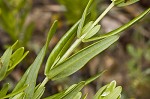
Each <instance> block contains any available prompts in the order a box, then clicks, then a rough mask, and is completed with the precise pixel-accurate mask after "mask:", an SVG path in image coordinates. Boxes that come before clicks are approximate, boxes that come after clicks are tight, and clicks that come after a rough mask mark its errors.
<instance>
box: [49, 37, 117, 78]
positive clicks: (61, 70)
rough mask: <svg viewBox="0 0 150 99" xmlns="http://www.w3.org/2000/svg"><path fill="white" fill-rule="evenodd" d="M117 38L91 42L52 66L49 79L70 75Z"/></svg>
mask: <svg viewBox="0 0 150 99" xmlns="http://www.w3.org/2000/svg"><path fill="white" fill-rule="evenodd" d="M118 38H119V37H118V36H111V37H108V38H106V39H103V40H101V41H97V42H96V43H93V44H91V45H90V46H88V47H86V48H84V49H82V50H81V51H79V52H78V53H76V54H74V55H73V56H71V57H70V58H68V59H67V60H65V61H64V62H63V63H61V64H59V65H58V66H56V67H55V68H53V69H52V70H51V71H50V73H49V74H48V75H47V77H48V78H49V79H52V80H56V79H60V78H64V77H66V76H69V75H71V74H72V73H74V72H76V71H77V70H79V69H80V68H82V67H83V66H84V65H85V64H86V63H87V62H88V61H89V60H90V59H92V58H93V57H94V56H96V55H97V54H99V53H100V52H102V51H103V50H105V49H106V48H108V47H109V46H110V45H111V44H113V43H114V42H115V41H116V40H118Z"/></svg>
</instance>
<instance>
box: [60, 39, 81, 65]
mask: <svg viewBox="0 0 150 99" xmlns="http://www.w3.org/2000/svg"><path fill="white" fill-rule="evenodd" d="M81 42H82V39H80V38H79V39H77V40H76V41H75V42H74V43H73V44H72V46H71V47H70V48H69V49H68V50H67V52H66V53H65V54H64V55H63V56H62V57H61V59H60V60H59V61H58V63H57V64H59V63H61V62H63V61H64V60H65V59H66V58H67V57H68V56H69V55H70V54H71V53H72V52H73V51H74V49H75V48H76V47H77V46H78V45H79V44H80V43H81Z"/></svg>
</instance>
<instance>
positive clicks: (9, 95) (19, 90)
mask: <svg viewBox="0 0 150 99" xmlns="http://www.w3.org/2000/svg"><path fill="white" fill-rule="evenodd" d="M27 87H28V85H25V86H23V87H22V88H20V89H18V90H17V91H15V92H12V93H10V94H8V95H6V96H4V97H2V99H3V98H9V97H12V96H15V95H17V94H19V93H21V92H23V91H24V90H25V89H26V88H27Z"/></svg>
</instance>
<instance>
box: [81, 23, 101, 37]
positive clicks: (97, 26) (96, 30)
mask: <svg viewBox="0 0 150 99" xmlns="http://www.w3.org/2000/svg"><path fill="white" fill-rule="evenodd" d="M100 27H101V26H100V25H96V26H95V27H94V28H92V29H91V30H90V31H89V32H88V33H87V35H86V36H85V37H84V39H89V38H91V37H92V36H94V35H95V34H96V33H97V32H98V31H99V30H100Z"/></svg>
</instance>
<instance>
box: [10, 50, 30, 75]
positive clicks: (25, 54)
mask: <svg viewBox="0 0 150 99" xmlns="http://www.w3.org/2000/svg"><path fill="white" fill-rule="evenodd" d="M28 53H29V51H26V52H25V53H24V54H23V56H21V58H20V59H18V60H17V61H16V62H15V63H13V65H12V66H11V67H9V69H8V71H11V70H13V69H14V68H15V67H16V65H17V64H19V63H20V62H21V61H22V60H23V59H24V58H25V57H26V56H27V55H28ZM7 75H8V74H7Z"/></svg>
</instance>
